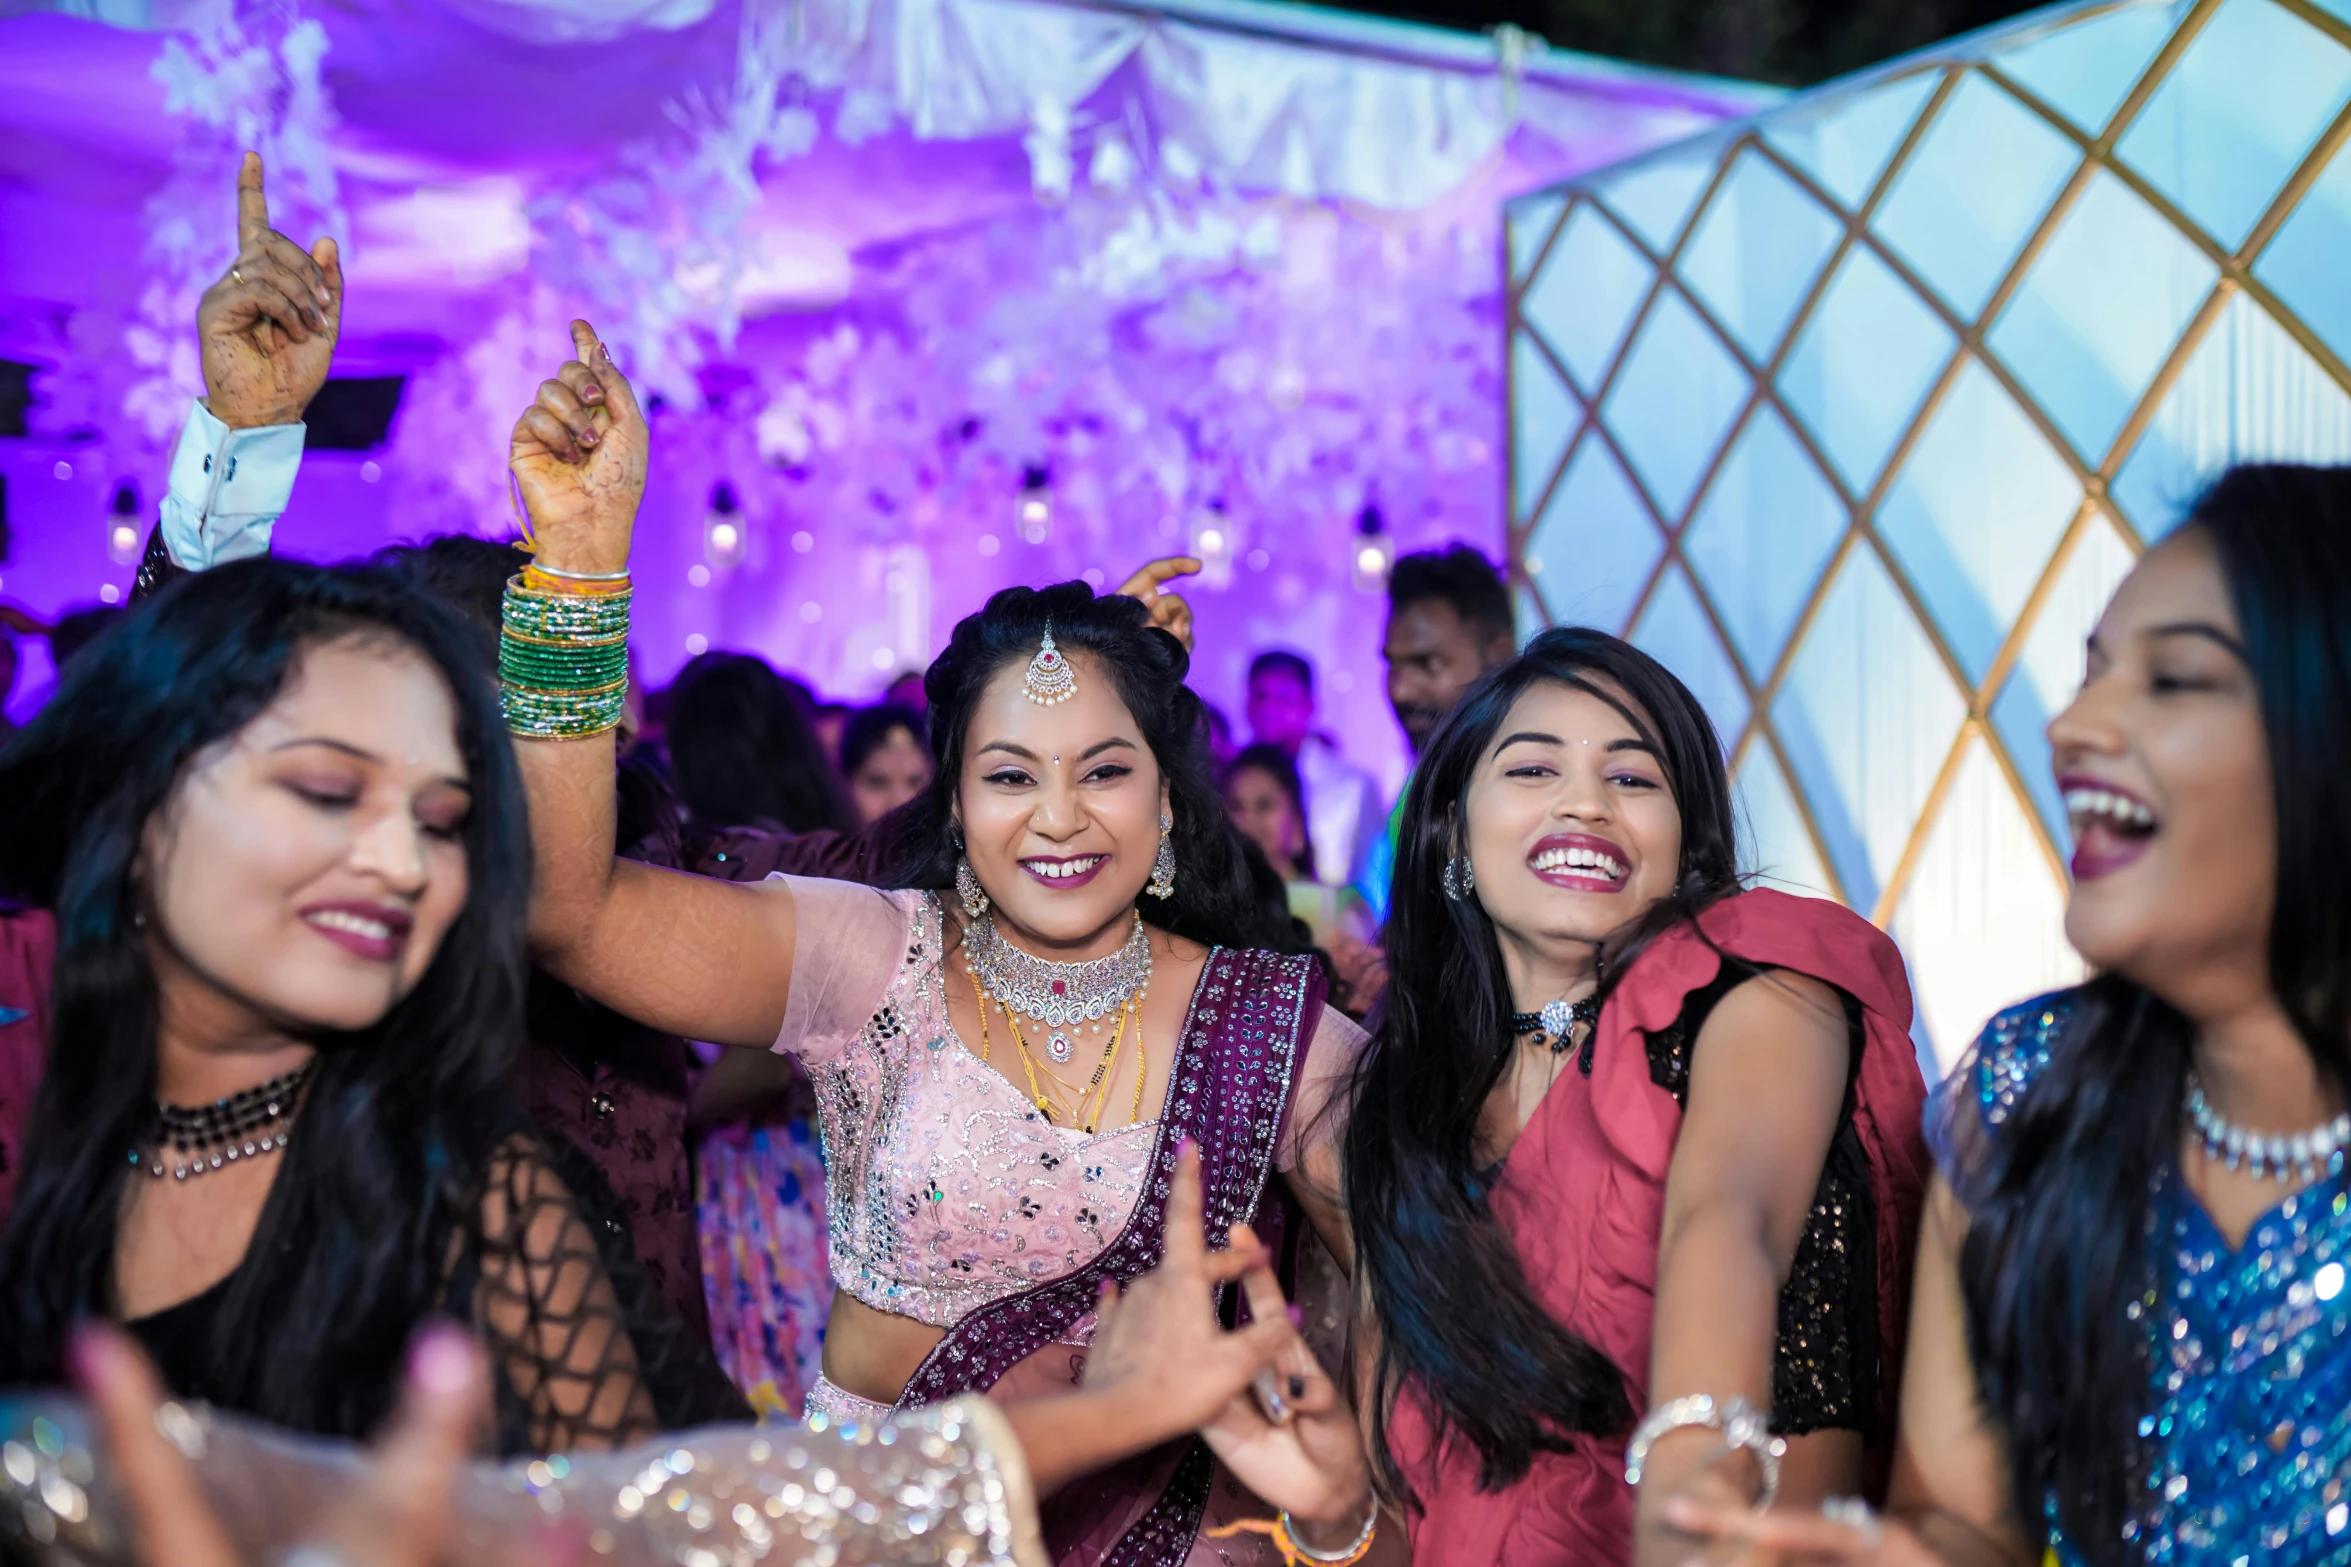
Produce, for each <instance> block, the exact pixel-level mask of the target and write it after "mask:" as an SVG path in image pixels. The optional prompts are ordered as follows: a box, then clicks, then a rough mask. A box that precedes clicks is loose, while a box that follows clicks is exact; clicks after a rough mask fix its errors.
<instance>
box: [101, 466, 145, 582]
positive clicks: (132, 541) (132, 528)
mask: <svg viewBox="0 0 2351 1567" xmlns="http://www.w3.org/2000/svg"><path fill="white" fill-rule="evenodd" d="M106 558H107V559H109V560H111V561H113V562H114V563H115V564H116V565H118V566H128V565H131V564H133V563H134V562H136V561H137V560H138V558H139V490H138V486H136V485H134V484H132V483H131V481H130V480H128V479H125V480H123V481H122V482H121V483H120V484H117V485H116V486H115V487H114V500H113V501H112V503H110V504H109V505H108V506H107V508H106Z"/></svg>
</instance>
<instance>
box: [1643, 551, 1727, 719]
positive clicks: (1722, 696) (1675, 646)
mask: <svg viewBox="0 0 2351 1567" xmlns="http://www.w3.org/2000/svg"><path fill="white" fill-rule="evenodd" d="M1630 640H1631V642H1632V644H1633V646H1635V647H1637V648H1639V649H1640V650H1641V651H1642V652H1644V653H1647V654H1648V655H1649V656H1650V657H1652V658H1654V659H1656V660H1657V661H1658V662H1659V663H1661V664H1663V665H1664V666H1665V667H1666V668H1668V669H1670V670H1672V671H1673V672H1674V673H1675V674H1677V675H1679V676H1680V677H1681V680H1682V684H1684V685H1686V686H1688V687H1689V688H1690V694H1691V695H1693V696H1695V697H1696V698H1697V699H1698V701H1699V703H1700V704H1701V705H1703V706H1704V707H1705V709H1706V716H1707V717H1709V718H1711V719H1713V720H1714V732H1715V733H1716V734H1717V735H1718V736H1720V737H1721V740H1722V744H1723V750H1724V752H1725V754H1728V752H1729V751H1730V750H1731V748H1732V747H1734V746H1736V745H1737V744H1738V743H1739V734H1740V732H1741V731H1742V730H1744V729H1745V728H1746V727H1747V688H1746V686H1745V685H1743V684H1741V683H1740V680H1739V670H1738V666H1736V665H1735V664H1733V663H1732V662H1731V656H1730V654H1728V653H1726V652H1724V651H1723V648H1722V639H1721V638H1720V637H1718V636H1717V635H1715V631H1714V623H1713V622H1712V621H1710V620H1708V619H1707V618H1706V609H1705V606H1703V605H1702V604H1700V603H1699V602H1698V593H1697V590H1696V589H1694V588H1692V587H1691V586H1690V579H1689V578H1688V577H1687V576H1686V575H1684V574H1683V572H1682V569H1681V568H1680V567H1679V566H1668V567H1667V568H1666V569H1665V574H1664V575H1663V576H1661V577H1660V578H1658V581H1657V586H1656V588H1655V590H1654V591H1652V592H1651V593H1650V595H1649V602H1648V603H1647V604H1646V605H1644V606H1643V607H1642V609H1641V617H1640V619H1638V620H1636V621H1634V622H1633V629H1632V633H1631V637H1630Z"/></svg>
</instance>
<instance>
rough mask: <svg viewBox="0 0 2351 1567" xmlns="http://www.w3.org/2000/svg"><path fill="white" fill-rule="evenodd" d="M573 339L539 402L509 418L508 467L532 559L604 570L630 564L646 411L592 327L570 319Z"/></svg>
mask: <svg viewBox="0 0 2351 1567" xmlns="http://www.w3.org/2000/svg"><path fill="white" fill-rule="evenodd" d="M571 341H572V348H573V350H574V353H575V357H573V358H572V359H570V360H568V361H566V362H565V364H564V365H563V367H562V368H561V369H559V370H557V371H556V372H555V378H554V379H553V380H551V381H543V382H541V383H540V384H539V395H538V398H537V400H536V401H534V402H533V403H532V404H531V406H530V407H528V408H526V409H524V410H523V415H522V417H521V418H520V419H518V420H516V421H515V424H514V441H513V445H512V447H511V448H510V449H509V452H508V456H507V466H508V467H509V468H511V469H512V470H513V472H514V478H515V482H516V484H517V485H519V486H520V488H521V490H522V502H523V508H524V510H525V511H527V512H528V513H529V514H530V525H531V535H532V538H533V539H534V540H535V541H536V544H537V548H538V558H539V564H541V565H542V566H548V567H552V568H554V569H556V570H559V571H569V572H576V573H584V574H592V575H605V574H609V573H613V572H619V571H625V570H627V569H628V563H629V539H630V536H631V534H632V533H633V532H634V530H635V527H636V520H637V503H638V502H639V501H640V500H642V499H643V498H644V495H645V454H646V436H647V431H646V429H645V416H644V414H643V413H641V412H640V411H639V410H638V408H637V394H636V390H635V389H634V388H633V387H631V386H630V385H629V381H628V377H626V376H624V375H622V374H621V373H620V367H619V366H617V365H615V364H614V363H613V362H612V355H611V353H610V352H609V351H607V350H606V348H605V347H604V345H603V344H602V343H601V342H599V341H598V340H597V337H596V329H595V328H594V327H592V326H590V325H588V323H587V322H585V321H574V322H573V323H572V324H571Z"/></svg>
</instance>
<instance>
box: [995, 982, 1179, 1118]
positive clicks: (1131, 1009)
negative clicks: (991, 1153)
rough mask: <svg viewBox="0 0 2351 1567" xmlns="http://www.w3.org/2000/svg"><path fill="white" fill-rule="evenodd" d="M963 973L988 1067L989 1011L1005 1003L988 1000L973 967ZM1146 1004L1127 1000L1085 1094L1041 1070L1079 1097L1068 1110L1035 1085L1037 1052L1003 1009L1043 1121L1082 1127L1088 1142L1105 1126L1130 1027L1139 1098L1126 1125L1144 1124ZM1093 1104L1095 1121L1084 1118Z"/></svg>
mask: <svg viewBox="0 0 2351 1567" xmlns="http://www.w3.org/2000/svg"><path fill="white" fill-rule="evenodd" d="M963 971H964V975H965V977H967V978H968V979H970V981H971V993H972V999H973V1000H974V1001H976V1002H977V1003H978V1004H979V1009H980V1060H981V1061H982V1062H983V1063H985V1062H987V1060H988V1055H989V1051H990V1050H991V1048H992V1045H993V1042H992V1040H991V1039H990V1037H989V1031H988V1008H989V1007H990V1006H991V1005H994V1006H999V1007H1002V1006H1003V1003H1002V1002H1000V1001H997V1000H996V998H995V997H994V996H993V995H991V994H989V992H988V989H987V987H986V986H985V985H984V984H982V983H981V981H980V976H979V974H978V973H977V972H976V971H975V970H974V969H973V967H972V966H971V965H970V964H968V963H967V964H965V965H964V970H963ZM1142 1003H1143V998H1142V996H1141V995H1139V994H1138V995H1132V996H1129V997H1128V998H1127V1000H1126V1002H1125V1003H1124V1004H1123V1005H1122V1006H1120V1008H1119V1009H1118V1026H1117V1028H1116V1029H1114V1030H1113V1031H1112V1033H1111V1036H1110V1043H1109V1044H1108V1045H1107V1046H1105V1047H1104V1049H1103V1051H1102V1059H1101V1060H1100V1061H1099V1062H1098V1063H1096V1065H1095V1067H1094V1075H1093V1077H1091V1078H1090V1079H1088V1080H1087V1083H1086V1086H1085V1087H1084V1088H1082V1089H1081V1088H1078V1087H1077V1086H1076V1085H1074V1084H1072V1083H1068V1082H1065V1081H1063V1080H1062V1079H1061V1078H1059V1077H1057V1076H1055V1075H1054V1073H1053V1071H1052V1069H1051V1068H1049V1067H1048V1068H1044V1069H1043V1070H1044V1074H1045V1081H1046V1082H1049V1083H1051V1084H1053V1085H1054V1086H1055V1087H1056V1088H1059V1089H1060V1090H1061V1091H1062V1092H1063V1093H1065V1094H1074V1095H1075V1098H1074V1099H1073V1100H1072V1101H1071V1103H1070V1105H1069V1108H1067V1109H1066V1110H1064V1109H1063V1108H1062V1107H1061V1106H1060V1105H1058V1104H1056V1103H1054V1101H1053V1098H1052V1096H1051V1095H1050V1094H1048V1093H1047V1092H1046V1091H1045V1089H1044V1087H1043V1086H1042V1085H1041V1084H1039V1082H1038V1081H1037V1074H1038V1071H1039V1067H1038V1065H1037V1061H1036V1055H1035V1052H1033V1051H1032V1050H1030V1048H1029V1042H1028V1038H1027V1036H1026V1035H1024V1034H1023V1033H1022V1032H1021V1027H1020V1019H1019V1018H1018V1017H1017V1016H1016V1015H1015V1014H1014V1012H1013V1010H1012V1008H1010V1007H1004V1024H1005V1027H1007V1028H1009V1029H1010V1030H1011V1031H1012V1042H1013V1044H1014V1046H1015V1047H1017V1048H1018V1050H1019V1052H1020V1065H1021V1071H1022V1073H1023V1075H1025V1076H1026V1077H1027V1078H1028V1084H1029V1102H1030V1103H1032V1104H1034V1105H1035V1106H1036V1107H1037V1113H1038V1114H1039V1115H1042V1116H1044V1117H1045V1119H1046V1120H1048V1121H1053V1120H1057V1119H1058V1120H1059V1121H1060V1122H1062V1123H1063V1124H1065V1125H1072V1126H1079V1129H1080V1130H1081V1131H1083V1132H1084V1133H1085V1134H1086V1135H1087V1136H1089V1137H1090V1136H1092V1135H1093V1133H1094V1129H1095V1128H1096V1127H1097V1126H1098V1125H1100V1124H1101V1120H1102V1111H1103V1109H1104V1108H1105V1106H1106V1105H1107V1104H1108V1103H1109V1099H1110V1089H1109V1087H1108V1080H1110V1079H1113V1078H1115V1076H1116V1072H1115V1070H1114V1069H1115V1067H1116V1064H1117V1061H1118V1053H1119V1047H1120V1045H1121V1044H1122V1043H1123V1042H1124V1040H1125V1039H1126V1035H1127V1029H1128V1028H1129V1026H1132V1027H1133V1029H1134V1031H1135V1065H1136V1071H1135V1097H1134V1103H1133V1105H1132V1107H1131V1108H1130V1109H1129V1111H1128V1114H1127V1119H1128V1121H1129V1123H1130V1124H1132V1123H1135V1122H1139V1121H1140V1120H1141V1119H1142V1115H1143V1080H1144V1078H1146V1077H1148V1076H1149V1075H1150V1070H1151V1058H1150V1055H1149V1054H1148V1053H1147V1052H1146V1051H1145V1050H1144V1048H1143V1024H1142V1018H1141V1016H1140V1013H1141V1011H1142ZM1089 1099H1091V1100H1093V1101H1094V1113H1093V1114H1092V1115H1091V1116H1085V1109H1086V1101H1087V1100H1089ZM1081 1116H1084V1117H1085V1118H1084V1122H1083V1124H1082V1125H1079V1121H1080V1117H1081Z"/></svg>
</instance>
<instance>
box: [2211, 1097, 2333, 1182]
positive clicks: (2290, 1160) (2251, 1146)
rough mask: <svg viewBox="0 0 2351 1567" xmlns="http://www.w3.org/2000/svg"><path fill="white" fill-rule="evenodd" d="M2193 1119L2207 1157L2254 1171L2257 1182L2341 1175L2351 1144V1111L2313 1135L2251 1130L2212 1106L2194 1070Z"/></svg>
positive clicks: (2309, 1133)
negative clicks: (2346, 1148)
mask: <svg viewBox="0 0 2351 1567" xmlns="http://www.w3.org/2000/svg"><path fill="white" fill-rule="evenodd" d="M2188 1119H2190V1120H2191V1121H2194V1122H2195V1123H2196V1135H2197V1137H2198V1138H2199V1139H2201V1140H2202V1142H2203V1144H2204V1157H2205V1158H2207V1159H2212V1160H2217V1161H2218V1162H2220V1163H2222V1164H2225V1165H2227V1166H2228V1167H2229V1168H2230V1169H2232V1170H2238V1169H2246V1168H2250V1169H2251V1170H2252V1172H2253V1178H2254V1179H2255V1180H2257V1181H2289V1180H2293V1179H2296V1178H2300V1179H2301V1180H2303V1181H2306V1182H2307V1181H2315V1180H2317V1179H2318V1175H2319V1171H2320V1170H2321V1169H2322V1168H2323V1169H2324V1170H2325V1171H2326V1173H2327V1174H2329V1175H2340V1174H2342V1173H2343V1150H2344V1148H2345V1147H2346V1146H2347V1145H2351V1111H2347V1112H2345V1113H2344V1114H2342V1115H2338V1116H2336V1117H2335V1118H2334V1119H2333V1120H2332V1121H2329V1122H2327V1123H2326V1124H2325V1125H2323V1126H2317V1127H2313V1128H2312V1129H2311V1130H2309V1131H2307V1132H2295V1133H2292V1134H2291V1135H2287V1134H2281V1133H2275V1132H2272V1133H2268V1134H2264V1133H2261V1132H2248V1131H2246V1130H2245V1129H2244V1128H2243V1127H2241V1126H2238V1125H2236V1124H2235V1123H2234V1122H2232V1121H2230V1120H2228V1119H2227V1118H2226V1117H2225V1116H2223V1115H2222V1114H2221V1113H2220V1112H2219V1111H2218V1110H2215V1109H2213V1108H2212V1102H2211V1101H2210V1100H2208V1099H2206V1098H2205V1097H2204V1085H2203V1083H2202V1082H2200V1081H2198V1080H2197V1077H2196V1074H2195V1073H2193V1072H2190V1073H2189V1074H2188Z"/></svg>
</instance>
